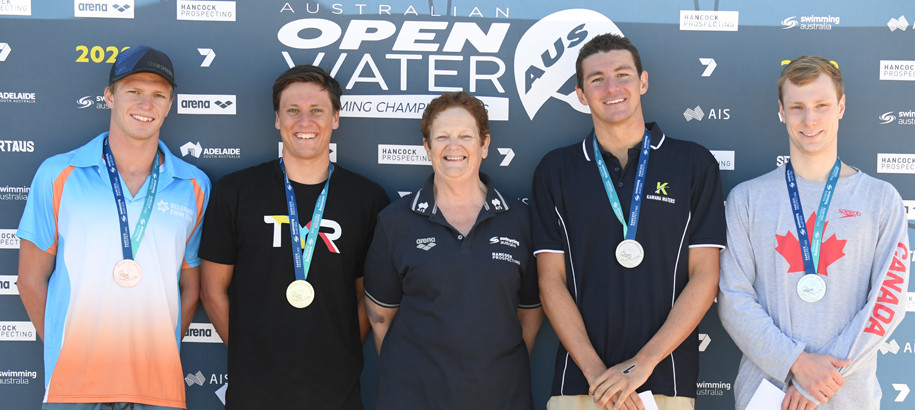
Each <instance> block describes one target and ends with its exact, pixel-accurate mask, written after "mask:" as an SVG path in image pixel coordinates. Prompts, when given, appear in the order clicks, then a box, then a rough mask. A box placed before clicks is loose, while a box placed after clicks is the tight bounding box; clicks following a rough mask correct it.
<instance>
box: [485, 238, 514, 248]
mask: <svg viewBox="0 0 915 410" xmlns="http://www.w3.org/2000/svg"><path fill="white" fill-rule="evenodd" d="M489 244H490V245H505V246H508V247H512V248H517V247H519V246H521V242H520V241H518V240H517V239H512V238H509V237H507V236H493V237H492V238H489Z"/></svg>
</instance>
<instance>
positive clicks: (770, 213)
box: [718, 56, 909, 410]
mask: <svg viewBox="0 0 915 410" xmlns="http://www.w3.org/2000/svg"><path fill="white" fill-rule="evenodd" d="M778 87H779V116H780V117H781V118H782V121H783V122H784V123H785V126H786V128H787V131H788V141H789V148H790V151H789V152H790V155H791V157H790V158H791V159H790V162H789V163H788V164H785V165H783V166H781V167H779V168H777V169H775V170H774V171H772V172H769V173H767V174H765V175H762V176H760V177H757V178H755V179H753V180H750V181H747V182H744V183H742V184H740V185H738V186H737V187H735V188H734V189H733V190H732V191H731V193H730V195H729V196H728V200H727V208H726V215H727V223H728V235H727V241H728V248H727V249H726V250H725V251H724V252H723V253H722V255H721V276H720V293H719V295H718V309H719V314H720V317H721V321H722V323H723V325H724V327H725V329H726V330H727V331H728V333H729V334H730V335H731V337H732V338H733V339H734V341H735V342H736V343H737V346H738V347H740V350H741V351H742V352H743V358H742V360H741V362H740V370H739V372H738V374H737V380H736V382H735V392H736V404H737V408H739V409H743V408H745V407H746V406H747V404H748V402H749V401H750V399H751V397H752V396H753V393H754V392H755V391H756V390H757V389H758V388H759V386H760V384H761V383H763V382H764V380H768V381H769V382H771V383H772V384H774V385H775V386H776V387H778V388H781V389H782V390H783V391H785V392H786V396H785V399H784V401H783V403H782V408H783V409H811V408H813V407H816V406H817V405H820V408H821V409H856V410H857V409H878V408H879V407H880V396H881V391H880V385H879V384H878V382H877V375H876V373H877V351H878V348H879V346H880V345H881V343H882V342H884V341H885V340H887V338H889V336H890V334H891V333H892V332H893V330H894V329H895V328H896V326H897V325H898V324H899V322H901V321H902V317H903V315H904V314H905V299H906V291H907V290H908V278H909V272H908V267H909V262H908V255H909V241H908V234H907V228H906V218H905V212H904V210H903V205H902V200H901V198H900V196H899V193H897V192H896V190H895V189H894V188H893V187H892V186H891V185H890V184H888V183H886V182H884V181H880V180H877V179H874V178H872V177H870V176H868V175H865V174H864V173H863V172H862V171H861V170H859V169H857V168H854V167H852V166H849V165H847V164H844V163H842V162H841V161H840V160H839V158H838V150H837V134H838V128H839V119H841V118H842V116H843V115H844V113H845V95H844V87H843V84H842V74H841V72H840V71H839V69H838V67H837V66H836V65H835V64H834V63H831V62H829V61H828V60H826V59H824V58H822V57H806V56H805V57H800V58H798V59H796V60H794V61H792V62H791V64H789V65H788V66H787V67H785V69H784V71H783V72H782V74H781V77H780V78H779V80H778ZM808 237H809V238H810V239H808Z"/></svg>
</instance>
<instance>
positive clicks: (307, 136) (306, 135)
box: [295, 132, 318, 140]
mask: <svg viewBox="0 0 915 410" xmlns="http://www.w3.org/2000/svg"><path fill="white" fill-rule="evenodd" d="M317 136H318V134H317V133H314V132H297V133H295V137H296V138H298V139H300V140H310V139H312V138H315V137H317Z"/></svg>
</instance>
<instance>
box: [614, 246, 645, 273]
mask: <svg viewBox="0 0 915 410" xmlns="http://www.w3.org/2000/svg"><path fill="white" fill-rule="evenodd" d="M644 258H645V250H644V249H642V244H640V243H638V242H637V241H636V240H634V239H626V240H624V241H622V242H620V244H619V245H617V246H616V260H617V261H618V262H619V263H620V265H623V267H626V268H634V267H636V266H639V264H640V263H642V259H644Z"/></svg>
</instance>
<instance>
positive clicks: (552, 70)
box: [514, 9, 623, 119]
mask: <svg viewBox="0 0 915 410" xmlns="http://www.w3.org/2000/svg"><path fill="white" fill-rule="evenodd" d="M604 33H613V34H616V35H620V36H622V35H623V32H622V31H620V29H619V27H617V26H616V24H615V23H613V21H611V20H610V19H609V18H607V17H606V16H604V15H603V14H600V13H598V12H596V11H594V10H587V9H570V10H563V11H558V12H556V13H553V14H550V15H548V16H546V17H544V18H542V19H540V21H538V22H536V23H534V25H532V26H531V27H530V28H529V29H528V30H527V31H526V32H525V33H524V35H523V36H521V39H520V40H519V41H518V45H517V47H516V49H515V72H514V74H515V88H516V89H517V90H518V97H519V98H520V99H521V105H523V106H524V111H525V112H526V113H527V116H528V117H529V118H530V119H534V116H536V115H537V112H538V111H539V110H540V108H541V107H543V105H544V104H546V102H547V101H549V100H550V99H551V98H555V99H556V100H558V101H561V102H564V103H566V104H568V105H569V106H570V107H572V108H573V109H574V110H576V111H578V112H581V113H584V114H588V113H590V112H591V111H590V109H589V108H588V106H587V105H584V104H582V103H581V102H580V101H579V100H578V95H577V94H576V92H575V85H576V84H577V79H576V77H575V60H576V59H577V58H578V50H579V49H581V47H582V46H584V44H585V43H587V42H588V41H589V40H591V39H592V38H594V37H596V36H598V35H600V34H604Z"/></svg>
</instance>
